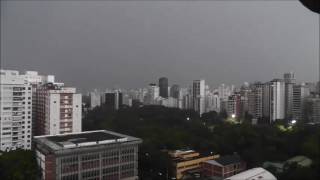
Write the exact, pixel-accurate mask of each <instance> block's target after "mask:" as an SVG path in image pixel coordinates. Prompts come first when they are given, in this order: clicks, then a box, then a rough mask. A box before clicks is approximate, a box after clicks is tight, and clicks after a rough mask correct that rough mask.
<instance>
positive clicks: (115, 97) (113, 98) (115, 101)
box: [104, 90, 123, 110]
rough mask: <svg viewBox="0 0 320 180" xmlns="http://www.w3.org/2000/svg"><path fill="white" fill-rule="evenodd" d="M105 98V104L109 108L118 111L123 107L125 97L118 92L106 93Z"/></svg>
mask: <svg viewBox="0 0 320 180" xmlns="http://www.w3.org/2000/svg"><path fill="white" fill-rule="evenodd" d="M104 98H105V100H104V103H105V105H106V106H107V107H108V108H111V109H114V110H118V109H119V108H120V107H121V106H122V105H123V95H122V93H121V92H120V91H118V90H116V91H114V92H107V93H105V96H104Z"/></svg>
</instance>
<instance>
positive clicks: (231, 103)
mask: <svg viewBox="0 0 320 180" xmlns="http://www.w3.org/2000/svg"><path fill="white" fill-rule="evenodd" d="M242 98H243V97H242V96H241V95H240V94H233V95H231V96H229V97H228V101H227V113H228V116H230V117H234V118H239V117H241V116H242V114H243V111H242Z"/></svg>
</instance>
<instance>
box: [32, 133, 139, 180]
mask: <svg viewBox="0 0 320 180" xmlns="http://www.w3.org/2000/svg"><path fill="white" fill-rule="evenodd" d="M34 141H35V151H36V156H37V162H38V164H39V166H40V168H41V171H42V177H41V179H42V180H92V179H99V180H137V179H138V145H139V144H140V143H141V142H142V140H141V139H139V138H135V137H131V136H127V135H123V134H119V133H115V132H111V131H106V130H101V131H87V132H82V133H72V134H65V135H55V136H37V137H35V139H34Z"/></svg>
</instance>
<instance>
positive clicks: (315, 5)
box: [300, 0, 320, 14]
mask: <svg viewBox="0 0 320 180" xmlns="http://www.w3.org/2000/svg"><path fill="white" fill-rule="evenodd" d="M300 2H301V3H302V4H303V5H304V6H305V7H306V8H308V9H309V10H311V11H313V12H315V13H318V14H320V1H319V0H300Z"/></svg>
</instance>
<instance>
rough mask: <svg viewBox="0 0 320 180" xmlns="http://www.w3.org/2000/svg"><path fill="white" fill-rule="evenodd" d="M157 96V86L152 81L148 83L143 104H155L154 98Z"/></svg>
mask: <svg viewBox="0 0 320 180" xmlns="http://www.w3.org/2000/svg"><path fill="white" fill-rule="evenodd" d="M158 97H159V86H157V85H156V84H154V83H151V84H149V86H148V90H147V94H146V96H145V99H144V102H145V104H156V99H157V98H158Z"/></svg>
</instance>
